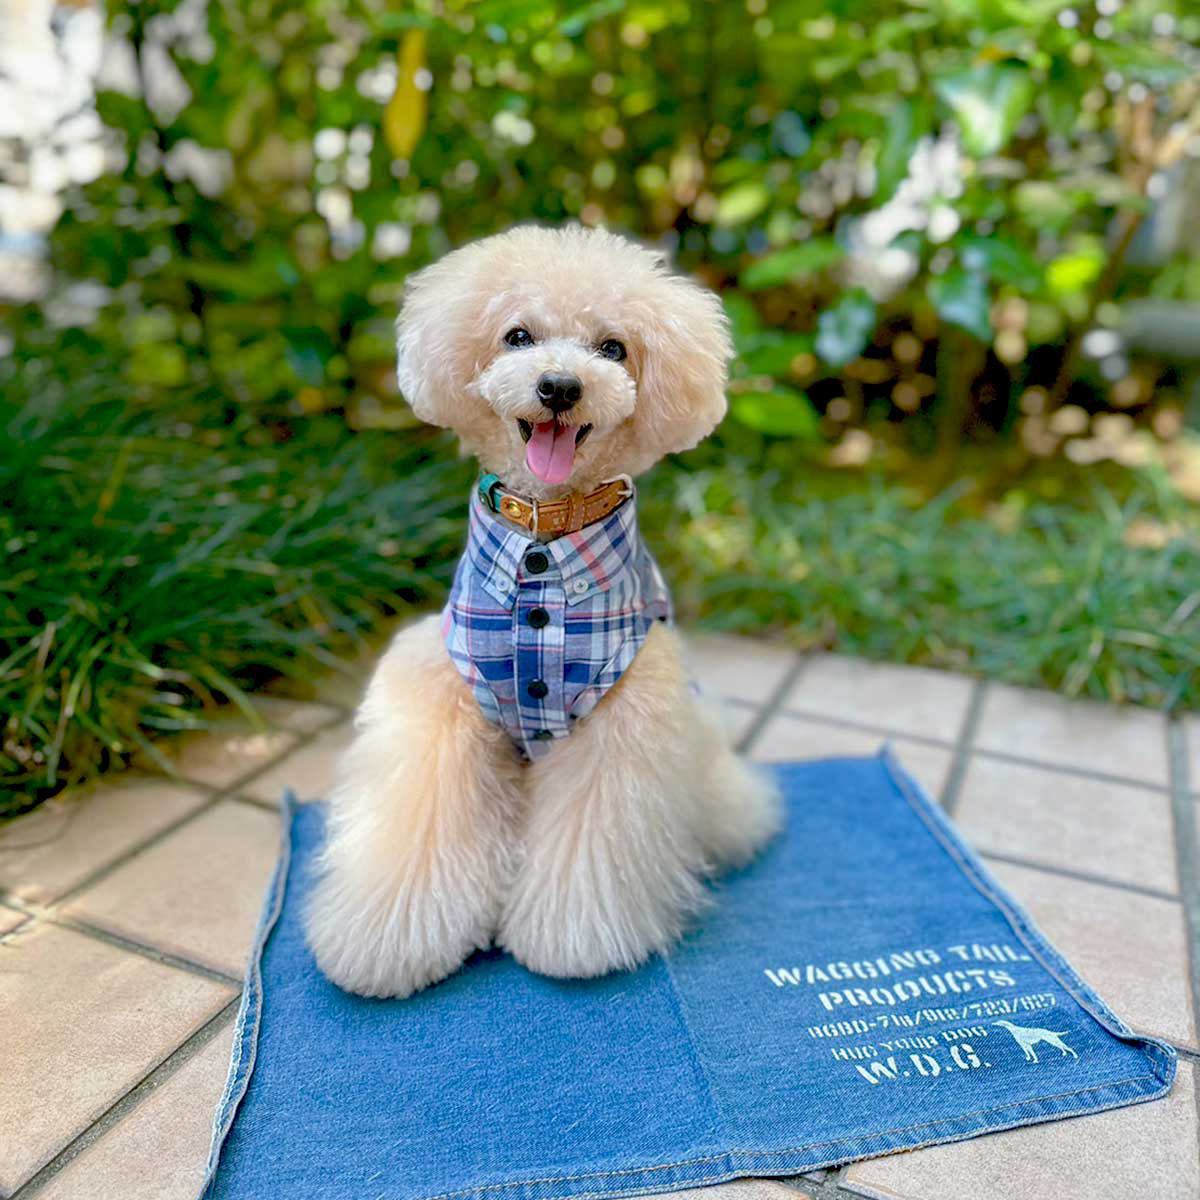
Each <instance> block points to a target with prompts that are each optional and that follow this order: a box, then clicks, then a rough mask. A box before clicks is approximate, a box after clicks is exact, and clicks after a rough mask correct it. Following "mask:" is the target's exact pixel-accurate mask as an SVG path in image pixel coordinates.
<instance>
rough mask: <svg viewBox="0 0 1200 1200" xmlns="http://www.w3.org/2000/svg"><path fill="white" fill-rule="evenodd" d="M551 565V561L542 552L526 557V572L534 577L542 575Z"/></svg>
mask: <svg viewBox="0 0 1200 1200" xmlns="http://www.w3.org/2000/svg"><path fill="white" fill-rule="evenodd" d="M549 565H550V560H549V559H548V558H547V557H546V556H545V555H544V554H543V553H542V552H541V551H540V550H534V551H533V553H532V554H527V555H525V570H527V571H528V572H530V574H532V575H540V574H541V573H542V572H543V571H544V570H545V569H546V568H547V567H548V566H549Z"/></svg>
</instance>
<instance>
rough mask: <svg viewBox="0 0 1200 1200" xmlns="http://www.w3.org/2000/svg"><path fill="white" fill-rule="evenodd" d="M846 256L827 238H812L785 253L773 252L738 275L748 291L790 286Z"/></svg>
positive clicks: (780, 251)
mask: <svg viewBox="0 0 1200 1200" xmlns="http://www.w3.org/2000/svg"><path fill="white" fill-rule="evenodd" d="M845 256H846V251H845V250H843V249H842V247H841V246H839V245H838V244H837V242H835V241H834V240H833V238H831V237H815V238H811V239H809V241H807V242H801V243H800V244H799V245H796V246H788V247H787V248H786V249H785V250H777V251H776V252H775V253H774V254H768V255H767V256H766V258H760V259H759V260H758V262H755V263H751V264H750V266H748V267H747V268H746V269H745V270H744V271H743V272H742V274H741V279H740V282H741V284H742V286H743V287H746V288H750V289H751V290H752V291H754V290H757V289H759V288H768V287H777V286H779V285H780V284H783V283H790V282H791V281H792V280H794V279H799V278H800V277H802V276H804V275H811V274H813V273H814V272H816V271H823V270H825V268H826V267H831V266H833V264H834V263H836V262H840V261H841V260H842V259H843V258H844V257H845Z"/></svg>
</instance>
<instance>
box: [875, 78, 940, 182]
mask: <svg viewBox="0 0 1200 1200" xmlns="http://www.w3.org/2000/svg"><path fill="white" fill-rule="evenodd" d="M928 131H929V106H928V105H927V104H923V103H919V102H918V101H916V100H904V101H903V102H901V103H900V104H898V105H896V107H895V109H894V110H893V111H892V112H891V113H890V114H889V116H888V119H887V132H886V134H885V135H884V139H883V144H882V145H881V146H880V148H879V157H878V158H877V159H876V160H875V174H876V179H877V182H876V185H875V203H876V204H883V203H885V202H886V201H888V200H890V199H891V198H892V196H893V195H894V194H895V191H896V189H897V188H898V187H899V186H900V181H901V180H902V179H903V178H904V177H905V175H906V174H907V173H908V160H909V159H910V158H912V152H913V149H914V147H915V146H916V144H917V142H918V140H919V139H920V138H921V137H923V136H924V135H925V134H926V133H927V132H928Z"/></svg>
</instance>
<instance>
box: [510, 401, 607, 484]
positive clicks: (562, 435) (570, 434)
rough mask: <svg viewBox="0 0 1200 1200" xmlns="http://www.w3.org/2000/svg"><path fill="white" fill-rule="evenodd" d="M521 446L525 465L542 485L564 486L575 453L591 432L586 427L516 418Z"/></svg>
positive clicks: (588, 426)
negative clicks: (522, 444)
mask: <svg viewBox="0 0 1200 1200" xmlns="http://www.w3.org/2000/svg"><path fill="white" fill-rule="evenodd" d="M517 428H518V429H519V430H520V431H521V437H522V439H523V440H524V442H525V465H526V466H527V467H528V468H529V469H530V470H531V471H532V472H533V473H534V474H535V475H536V476H537V477H538V478H539V479H540V480H541V481H542V482H543V483H565V482H566V480H567V478H568V476H569V475H570V474H571V468H572V467H573V466H574V465H575V450H576V448H577V447H579V446H581V445H583V442H584V439H585V438H586V437H587V435H588V434H589V433H591V432H592V427H591V426H590V425H560V424H559V423H558V421H539V422H538V423H537V424H536V425H535V424H534V423H533V422H532V421H523V420H522V419H521V418H520V417H518V418H517Z"/></svg>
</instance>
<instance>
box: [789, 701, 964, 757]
mask: <svg viewBox="0 0 1200 1200" xmlns="http://www.w3.org/2000/svg"><path fill="white" fill-rule="evenodd" d="M778 711H779V715H780V716H784V717H795V718H797V719H798V720H801V721H809V722H811V723H812V724H814V725H832V726H836V727H838V728H841V729H855V730H858V731H859V732H860V733H872V734H875V735H876V736H877V737H881V738H900V739H903V740H904V741H906V742H920V743H922V745H925V746H935V747H937V748H938V749H939V750H951V749H953V748H954V744H955V743H954V742H951V741H947V740H946V739H945V738H937V737H929V736H928V735H927V734H924V733H910V732H909V731H908V730H906V729H894V728H891V727H889V726H887V725H876V724H874V723H872V722H870V721H855V720H853V719H852V718H850V717H831V716H829V715H828V714H827V713H818V712H813V711H812V709H806V708H791V707H788V706H785V707H783V708H780V709H779V710H778Z"/></svg>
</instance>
